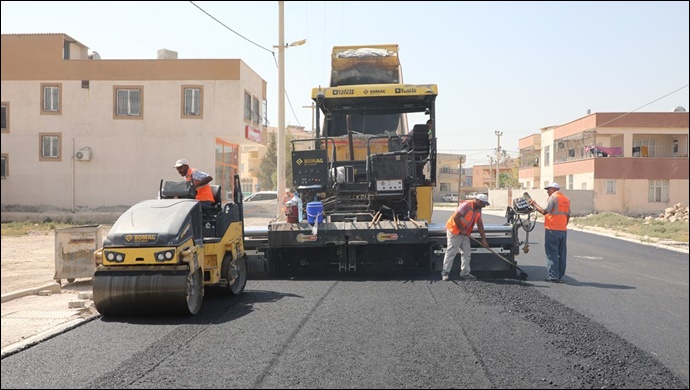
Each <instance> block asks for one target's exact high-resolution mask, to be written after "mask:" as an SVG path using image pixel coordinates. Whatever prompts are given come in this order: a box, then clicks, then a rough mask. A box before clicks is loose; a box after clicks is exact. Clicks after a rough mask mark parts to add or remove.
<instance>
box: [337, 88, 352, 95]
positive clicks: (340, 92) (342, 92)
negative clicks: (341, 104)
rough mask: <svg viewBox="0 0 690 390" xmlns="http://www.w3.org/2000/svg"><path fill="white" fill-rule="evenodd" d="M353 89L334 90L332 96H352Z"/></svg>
mask: <svg viewBox="0 0 690 390" xmlns="http://www.w3.org/2000/svg"><path fill="white" fill-rule="evenodd" d="M354 94H355V90H354V89H334V90H333V95H354Z"/></svg>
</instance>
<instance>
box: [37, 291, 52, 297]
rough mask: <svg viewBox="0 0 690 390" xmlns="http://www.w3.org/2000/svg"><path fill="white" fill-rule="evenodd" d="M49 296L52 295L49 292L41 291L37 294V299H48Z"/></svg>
mask: <svg viewBox="0 0 690 390" xmlns="http://www.w3.org/2000/svg"><path fill="white" fill-rule="evenodd" d="M51 295H53V292H52V291H50V290H41V291H39V292H38V296H39V297H49V296H51Z"/></svg>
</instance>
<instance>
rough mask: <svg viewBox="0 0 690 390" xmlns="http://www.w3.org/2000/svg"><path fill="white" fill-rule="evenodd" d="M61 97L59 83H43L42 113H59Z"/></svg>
mask: <svg viewBox="0 0 690 390" xmlns="http://www.w3.org/2000/svg"><path fill="white" fill-rule="evenodd" d="M60 97H61V88H60V85H59V84H41V114H59V113H60Z"/></svg>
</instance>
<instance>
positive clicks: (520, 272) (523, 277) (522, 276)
mask: <svg viewBox="0 0 690 390" xmlns="http://www.w3.org/2000/svg"><path fill="white" fill-rule="evenodd" d="M469 237H470V238H471V239H473V240H474V241H475V242H476V243H478V244H479V245H482V243H481V241H479V240H477V239H476V238H474V237H472V236H469ZM482 248H483V246H482ZM486 249H488V250H489V252H491V253H493V254H494V255H496V256H498V258H499V259H501V260H503V261H505V262H506V263H508V264H510V265H512V266H513V267H515V269H516V270H518V279H520V280H527V272H525V271H523V270H521V269H520V267H518V266H517V265H516V264H514V263H513V262H512V261H510V260H508V259H506V258H505V257H503V256H501V254H499V253H497V252H496V251H494V250H493V249H491V248H489V247H488V246H487V247H486Z"/></svg>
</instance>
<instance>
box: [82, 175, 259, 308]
mask: <svg viewBox="0 0 690 390" xmlns="http://www.w3.org/2000/svg"><path fill="white" fill-rule="evenodd" d="M233 186H234V189H233V200H234V202H230V203H227V204H225V205H222V204H221V200H222V196H221V193H222V191H221V188H220V186H215V185H212V186H211V189H212V192H213V195H214V203H213V205H212V207H210V208H202V207H201V204H200V203H199V202H198V201H196V200H195V195H196V194H195V191H194V189H193V187H191V186H190V183H189V182H184V181H183V182H163V181H161V186H160V196H159V199H153V200H147V201H143V202H140V203H138V204H135V205H134V206H132V207H131V208H130V209H129V210H127V211H126V212H125V213H123V214H122V215H121V216H120V218H118V220H117V221H116V222H115V224H114V225H113V227H112V228H111V229H110V232H109V233H108V235H107V236H106V238H105V240H104V242H103V247H102V248H100V249H98V250H97V251H96V252H95V253H94V260H95V263H96V270H95V274H94V277H93V300H94V304H95V306H96V309H97V310H98V311H99V312H100V313H101V314H102V315H104V316H107V315H116V314H129V313H152V312H162V313H179V314H186V315H193V314H196V313H198V312H199V310H200V309H201V304H202V301H203V296H204V289H205V287H210V286H213V287H220V288H223V289H226V291H227V292H228V293H230V294H234V295H236V294H240V293H242V292H243V291H244V288H245V285H246V282H247V264H246V257H245V251H244V227H243V222H242V221H243V219H244V216H243V209H242V190H241V186H240V179H239V176H238V175H235V177H234V184H233Z"/></svg>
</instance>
